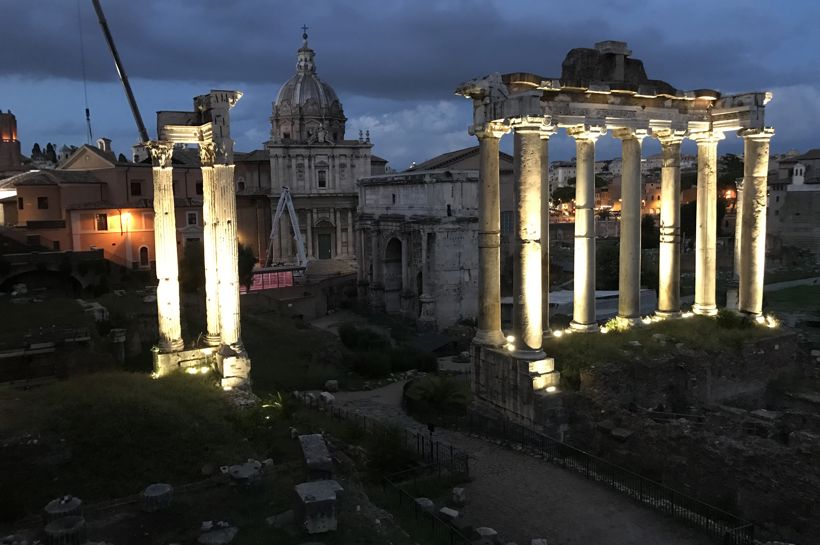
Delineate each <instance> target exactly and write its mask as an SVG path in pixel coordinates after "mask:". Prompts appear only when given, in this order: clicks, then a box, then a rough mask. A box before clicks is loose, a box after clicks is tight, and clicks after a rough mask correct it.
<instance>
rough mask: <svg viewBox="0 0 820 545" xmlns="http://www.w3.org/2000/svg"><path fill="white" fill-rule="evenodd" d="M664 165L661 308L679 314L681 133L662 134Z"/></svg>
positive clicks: (664, 313) (663, 313)
mask: <svg viewBox="0 0 820 545" xmlns="http://www.w3.org/2000/svg"><path fill="white" fill-rule="evenodd" d="M658 139H659V140H660V143H661V153H662V154H663V163H662V167H661V228H660V249H659V255H658V311H657V315H658V316H661V317H667V318H672V317H676V316H680V144H681V141H682V140H683V136H682V135H681V134H675V133H673V132H672V131H667V132H666V133H663V134H661V135H659V137H658Z"/></svg>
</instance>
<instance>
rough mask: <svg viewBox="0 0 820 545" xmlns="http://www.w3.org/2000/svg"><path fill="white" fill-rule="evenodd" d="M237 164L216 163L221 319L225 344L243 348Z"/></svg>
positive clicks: (223, 342) (222, 338)
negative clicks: (236, 190)
mask: <svg viewBox="0 0 820 545" xmlns="http://www.w3.org/2000/svg"><path fill="white" fill-rule="evenodd" d="M233 173H234V166H233V164H215V165H214V178H215V182H216V207H217V210H219V211H220V221H219V223H218V224H217V266H218V270H219V322H220V324H219V325H220V336H221V340H222V344H223V345H228V346H230V347H237V346H238V347H241V345H242V341H241V339H240V325H239V256H238V254H239V247H238V242H237V237H236V193H235V191H234V181H233Z"/></svg>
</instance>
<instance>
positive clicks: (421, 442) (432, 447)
mask: <svg viewBox="0 0 820 545" xmlns="http://www.w3.org/2000/svg"><path fill="white" fill-rule="evenodd" d="M297 399H299V400H300V401H301V402H302V403H304V404H305V405H307V406H308V407H310V408H312V409H317V410H320V411H325V412H327V414H328V415H330V416H331V417H332V418H336V419H337V420H344V421H346V422H348V423H350V424H352V425H353V426H355V427H356V428H358V429H359V430H361V431H362V432H363V433H366V434H375V433H392V432H393V431H394V430H398V434H399V436H400V438H401V440H402V442H403V444H404V447H405V448H407V449H408V450H409V451H411V452H413V453H415V455H416V456H417V457H418V458H419V460H420V461H421V462H422V463H423V464H425V465H428V466H431V465H434V466H441V467H443V468H445V469H447V470H449V471H451V472H453V473H458V474H463V475H465V476H466V477H469V475H470V457H469V455H468V454H467V453H466V452H464V451H463V450H461V449H459V448H456V447H454V446H453V445H450V444H449V443H445V442H443V441H438V440H436V439H433V438H431V437H430V436H429V435H426V434H425V433H423V432H421V431H417V430H414V429H410V428H404V429H401V428H399V427H396V426H392V425H390V424H389V423H385V422H382V421H381V420H378V419H375V418H371V417H368V416H365V415H363V414H361V413H358V412H356V411H352V410H350V409H347V408H344V407H339V406H337V405H333V404H332V403H325V402H324V401H322V400H321V399H320V398H317V397H315V396H313V395H310V394H308V393H300V394H299V395H298V396H297Z"/></svg>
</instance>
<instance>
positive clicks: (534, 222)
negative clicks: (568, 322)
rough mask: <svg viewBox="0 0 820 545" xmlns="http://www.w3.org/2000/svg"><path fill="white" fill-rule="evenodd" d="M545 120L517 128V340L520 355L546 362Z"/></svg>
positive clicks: (517, 124) (518, 124)
mask: <svg viewBox="0 0 820 545" xmlns="http://www.w3.org/2000/svg"><path fill="white" fill-rule="evenodd" d="M541 122H542V121H541V120H540V119H537V118H532V119H530V118H524V119H521V120H520V121H516V122H515V123H514V124H513V127H514V131H515V132H514V139H515V140H514V152H513V154H514V155H513V156H514V161H515V166H514V168H515V186H514V191H513V196H514V198H515V227H514V232H515V239H514V249H513V251H514V258H513V305H514V313H513V331H514V333H513V336H514V337H515V341H514V345H515V348H516V355H517V356H518V357H522V358H527V359H542V358H544V352H543V351H542V350H541V343H542V341H543V335H544V330H543V329H542V327H541V297H543V294H542V291H541V257H542V256H541V174H542V173H541V155H542V149H543V146H542V144H541V138H540V135H539V132H540V128H541Z"/></svg>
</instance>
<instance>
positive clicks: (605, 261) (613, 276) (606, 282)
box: [595, 241, 620, 290]
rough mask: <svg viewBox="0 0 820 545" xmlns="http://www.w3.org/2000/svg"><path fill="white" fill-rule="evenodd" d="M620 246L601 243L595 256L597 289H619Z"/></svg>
mask: <svg viewBox="0 0 820 545" xmlns="http://www.w3.org/2000/svg"><path fill="white" fill-rule="evenodd" d="M619 254H620V249H619V248H618V244H603V243H601V242H600V241H599V244H598V245H597V251H596V256H595V289H598V290H617V289H618V260H619V258H620V255H619Z"/></svg>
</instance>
